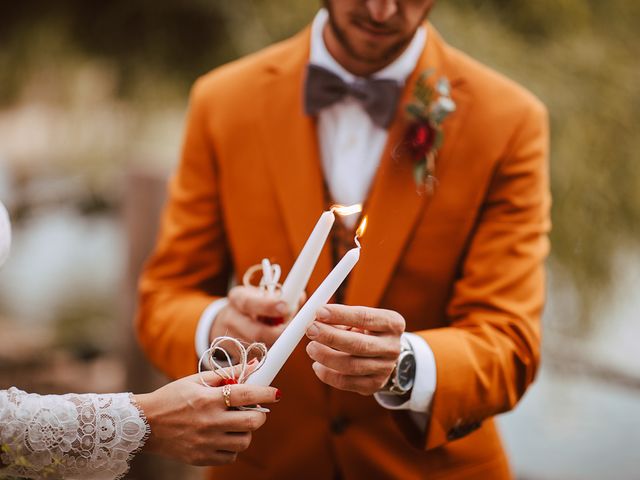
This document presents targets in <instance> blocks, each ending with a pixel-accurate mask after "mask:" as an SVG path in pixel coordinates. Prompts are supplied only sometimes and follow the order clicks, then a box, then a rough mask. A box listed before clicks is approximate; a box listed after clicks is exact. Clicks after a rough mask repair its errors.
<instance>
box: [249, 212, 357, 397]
mask: <svg viewBox="0 0 640 480" xmlns="http://www.w3.org/2000/svg"><path fill="white" fill-rule="evenodd" d="M366 224H367V217H364V219H363V220H362V223H361V224H360V226H359V227H358V231H357V232H356V238H355V242H356V247H355V248H352V249H351V250H349V251H348V252H347V253H346V254H345V256H344V257H342V259H341V260H340V262H338V264H337V265H336V266H335V267H334V268H333V270H331V273H329V275H327V277H326V278H325V279H324V281H323V282H322V283H321V284H320V286H319V287H318V289H317V290H316V291H315V292H314V293H313V295H311V298H309V300H307V303H305V304H304V306H303V307H302V308H301V309H300V311H299V312H298V314H297V315H296V316H295V317H294V318H293V320H291V322H289V325H287V328H285V330H284V331H283V332H282V333H281V334H280V336H279V337H278V339H277V340H276V341H275V343H274V344H273V346H272V347H271V348H270V349H269V351H268V352H267V358H266V359H265V361H264V364H263V365H262V367H261V368H260V370H258V371H256V372H254V373H253V374H252V375H251V376H250V377H249V378H248V379H247V381H246V383H248V384H251V385H264V386H268V385H271V382H273V379H274V378H275V377H276V375H277V374H278V372H279V371H280V369H282V367H283V366H284V364H285V362H286V361H287V359H288V358H289V357H290V356H291V354H292V353H293V351H294V350H295V348H296V346H297V345H298V343H300V340H302V337H304V334H305V332H306V331H307V328H309V326H310V325H311V323H313V321H314V320H315V318H316V312H317V311H318V309H319V308H320V307H322V306H324V305H326V303H327V302H328V301H329V299H330V298H331V297H332V296H333V294H334V293H336V290H338V288H339V287H340V285H342V282H344V280H345V278H347V275H349V272H351V270H352V269H353V267H355V266H356V264H357V263H358V260H359V259H360V242H359V241H358V238H360V237H361V236H362V234H363V233H364V230H365V227H366Z"/></svg>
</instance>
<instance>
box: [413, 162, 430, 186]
mask: <svg viewBox="0 0 640 480" xmlns="http://www.w3.org/2000/svg"><path fill="white" fill-rule="evenodd" d="M426 174H427V163H426V162H425V161H424V159H422V160H420V161H419V162H417V163H416V164H415V165H414V166H413V179H414V180H415V182H416V185H417V186H419V187H422V186H423V185H424V179H425V176H426Z"/></svg>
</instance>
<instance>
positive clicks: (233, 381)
mask: <svg viewBox="0 0 640 480" xmlns="http://www.w3.org/2000/svg"><path fill="white" fill-rule="evenodd" d="M237 383H238V381H237V380H236V379H235V378H223V379H222V382H221V384H222V385H236V384H237Z"/></svg>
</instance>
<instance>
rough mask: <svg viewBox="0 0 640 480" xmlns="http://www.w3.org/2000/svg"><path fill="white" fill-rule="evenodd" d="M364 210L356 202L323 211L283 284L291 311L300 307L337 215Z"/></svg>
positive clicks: (283, 296)
mask: <svg viewBox="0 0 640 480" xmlns="http://www.w3.org/2000/svg"><path fill="white" fill-rule="evenodd" d="M361 211H362V205H360V204H356V205H351V206H349V207H343V206H341V205H334V206H333V207H331V209H330V210H329V211H328V212H323V213H322V215H320V218H319V219H318V222H317V223H316V226H315V227H314V228H313V231H312V232H311V235H309V238H308V239H307V243H305V244H304V247H302V250H301V251H300V254H299V255H298V258H297V259H296V261H295V263H294V264H293V267H291V271H290V272H289V275H287V278H286V280H285V281H284V283H283V284H282V291H281V298H282V299H283V300H284V301H285V302H287V305H288V306H289V311H290V312H294V311H295V310H296V309H297V307H298V301H299V300H300V296H301V295H302V292H304V289H305V288H306V287H307V282H309V277H311V272H313V268H314V267H315V266H316V262H317V261H318V257H319V256H320V252H321V251H322V247H323V246H324V244H325V242H326V241H327V237H328V236H329V232H330V231H331V227H332V226H333V222H335V219H336V217H335V215H334V213H337V214H338V215H353V214H354V213H359V212H361Z"/></svg>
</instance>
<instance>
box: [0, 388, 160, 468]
mask: <svg viewBox="0 0 640 480" xmlns="http://www.w3.org/2000/svg"><path fill="white" fill-rule="evenodd" d="M148 436H149V425H148V424H147V422H146V420H145V418H144V415H143V414H142V412H141V411H140V410H139V409H138V407H137V406H136V405H135V404H134V402H133V398H132V395H130V394H128V393H118V394H110V395H95V394H86V395H76V394H68V395H36V394H30V393H25V392H23V391H20V390H18V389H17V388H14V387H12V388H10V389H9V390H0V448H1V450H0V478H2V477H4V476H15V477H22V478H65V479H91V480H112V479H114V478H121V477H122V476H123V475H124V474H125V473H126V472H127V470H128V469H129V460H130V459H131V458H132V456H133V455H134V454H135V453H136V452H137V451H138V450H140V449H141V448H142V446H143V445H144V442H145V440H146V439H147V437H148Z"/></svg>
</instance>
